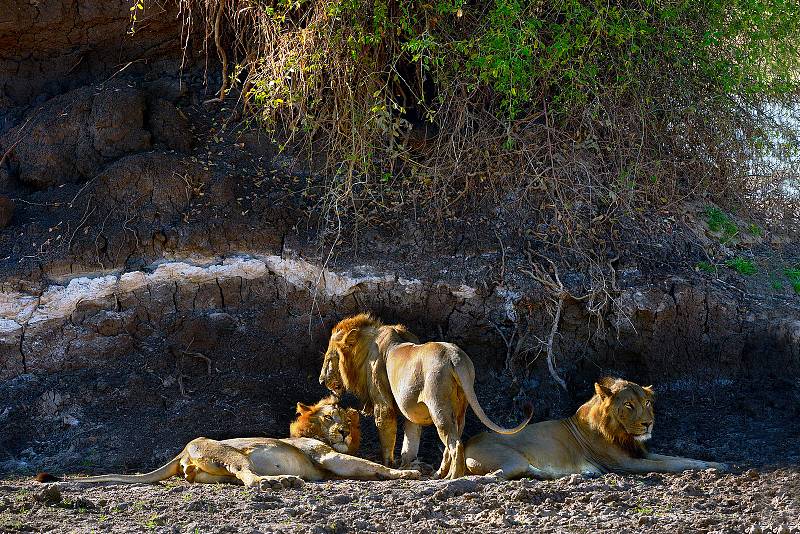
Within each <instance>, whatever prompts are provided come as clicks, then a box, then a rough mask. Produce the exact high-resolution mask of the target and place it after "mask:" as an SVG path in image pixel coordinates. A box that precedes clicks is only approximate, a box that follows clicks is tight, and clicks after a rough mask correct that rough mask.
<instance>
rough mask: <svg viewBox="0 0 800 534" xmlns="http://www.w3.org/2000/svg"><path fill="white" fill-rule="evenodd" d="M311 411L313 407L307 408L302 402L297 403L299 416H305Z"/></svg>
mask: <svg viewBox="0 0 800 534" xmlns="http://www.w3.org/2000/svg"><path fill="white" fill-rule="evenodd" d="M310 411H311V406H306V405H305V404H303V403H302V402H298V403H297V415H303V414H304V413H306V412H310Z"/></svg>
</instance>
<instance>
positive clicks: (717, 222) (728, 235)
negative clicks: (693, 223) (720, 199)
mask: <svg viewBox="0 0 800 534" xmlns="http://www.w3.org/2000/svg"><path fill="white" fill-rule="evenodd" d="M706 224H708V228H709V230H711V231H712V232H721V233H722V241H723V243H724V242H727V241H730V240H731V239H733V238H734V237H735V236H736V234H738V233H739V228H738V227H737V226H736V224H735V223H734V222H733V221H732V220H731V218H730V217H728V215H727V214H726V213H725V212H724V211H722V210H720V209H719V208H713V207H709V208H708V209H706Z"/></svg>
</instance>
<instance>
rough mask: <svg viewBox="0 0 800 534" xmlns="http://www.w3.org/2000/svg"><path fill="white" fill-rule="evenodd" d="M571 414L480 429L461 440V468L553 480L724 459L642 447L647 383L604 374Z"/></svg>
mask: <svg viewBox="0 0 800 534" xmlns="http://www.w3.org/2000/svg"><path fill="white" fill-rule="evenodd" d="M594 388H595V394H594V396H593V397H592V398H591V399H589V401H588V402H586V403H585V404H583V405H582V406H581V407H580V408H578V411H577V412H576V413H575V415H573V416H572V417H569V418H567V419H562V420H560V421H543V422H541V423H536V424H533V425H529V426H528V427H527V428H526V429H525V430H523V431H522V432H520V433H519V434H516V435H514V436H498V435H496V434H491V433H483V434H478V435H477V436H474V437H473V438H471V439H470V440H469V441H468V442H467V446H466V450H465V453H466V456H467V468H468V469H469V471H470V473H472V474H474V475H487V474H488V475H491V476H494V477H497V478H501V479H513V478H521V477H533V478H540V479H553V478H558V477H562V476H565V475H569V474H573V473H580V474H585V475H600V474H603V473H609V472H616V473H650V472H678V471H684V470H687V469H708V468H716V469H725V465H724V464H719V463H715V462H706V461H703V460H693V459H691V458H681V457H679V456H664V455H661V454H652V453H649V452H648V451H647V449H646V448H645V446H644V442H645V441H646V440H648V439H650V437H651V435H652V432H653V423H654V417H653V402H654V392H653V388H652V387H650V386H647V387H641V386H639V385H638V384H635V383H633V382H629V381H627V380H622V379H620V378H604V379H603V380H601V381H600V382H598V383H596V384H595V385H594Z"/></svg>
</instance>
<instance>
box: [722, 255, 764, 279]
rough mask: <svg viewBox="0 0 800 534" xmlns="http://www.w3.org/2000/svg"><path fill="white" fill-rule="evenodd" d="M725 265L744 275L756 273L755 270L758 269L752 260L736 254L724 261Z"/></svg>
mask: <svg viewBox="0 0 800 534" xmlns="http://www.w3.org/2000/svg"><path fill="white" fill-rule="evenodd" d="M725 265H727V266H728V267H730V268H731V269H733V270H734V271H736V272H737V273H739V274H744V275H751V274H756V272H757V271H758V269H756V266H755V264H754V263H753V262H752V261H750V260H748V259H745V258H742V257H738V256H737V257H736V258H733V259H730V260H727V261H726V262H725Z"/></svg>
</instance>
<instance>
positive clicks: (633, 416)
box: [595, 381, 654, 442]
mask: <svg viewBox="0 0 800 534" xmlns="http://www.w3.org/2000/svg"><path fill="white" fill-rule="evenodd" d="M595 391H596V393H597V394H598V395H600V397H601V399H602V402H603V403H607V410H608V415H610V416H611V417H612V418H613V419H614V420H615V421H616V423H617V425H615V426H618V427H619V428H620V429H621V430H623V431H624V432H626V433H627V434H628V435H629V436H631V437H632V438H633V439H634V440H636V441H639V442H642V441H646V440H648V439H650V438H651V437H652V435H653V424H654V413H653V400H654V392H653V389H652V387H650V386H646V387H642V386H640V385H638V384H634V383H633V382H628V381H617V382H615V383H613V384H602V383H598V384H595Z"/></svg>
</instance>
